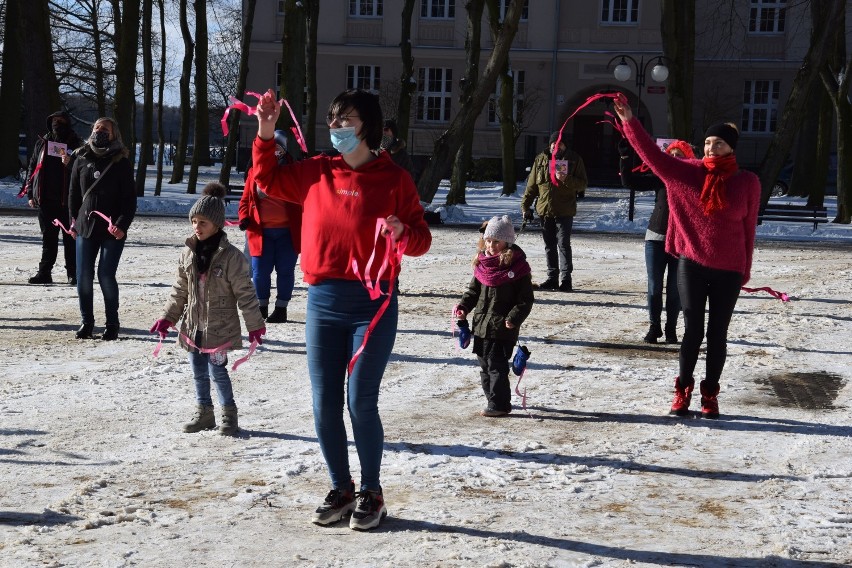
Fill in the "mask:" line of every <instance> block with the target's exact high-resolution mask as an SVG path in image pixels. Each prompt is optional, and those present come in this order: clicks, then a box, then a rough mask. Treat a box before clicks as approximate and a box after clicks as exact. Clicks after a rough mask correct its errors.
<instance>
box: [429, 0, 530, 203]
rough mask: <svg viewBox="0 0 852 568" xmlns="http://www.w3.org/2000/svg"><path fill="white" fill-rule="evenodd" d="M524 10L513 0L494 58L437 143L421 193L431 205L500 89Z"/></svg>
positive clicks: (501, 30) (495, 44) (520, 1)
mask: <svg viewBox="0 0 852 568" xmlns="http://www.w3.org/2000/svg"><path fill="white" fill-rule="evenodd" d="M522 8H523V1H522V0H511V2H510V3H509V7H508V9H507V10H506V16H505V17H504V18H503V23H502V25H501V27H500V34H499V35H498V36H497V39H496V41H495V42H494V49H493V51H492V52H491V57H490V58H489V59H488V63H487V64H486V66H485V70H484V71H483V73H482V76H481V77H480V78H479V84H478V85H477V87H476V90H475V91H474V93H473V95H472V96H471V97H470V100H469V101H468V103H467V104H464V105H462V108H461V109H459V112H458V114H457V115H456V116H455V117H454V118H453V120H452V121H451V122H450V126H449V127H448V128H447V130H445V131H444V132H443V134H441V136H440V137H439V138H438V140H436V142H435V145H434V149H433V152H432V156H431V158H430V159H429V163H428V165H427V166H426V169H425V171H424V172H423V174H422V175H421V176H420V180H419V182H418V184H417V191H418V193H419V194H420V199H421V200H423V201H425V202H427V203H431V202H432V199H434V198H435V194H436V193H437V192H438V185H439V184H440V183H441V176H442V173H443V166H444V164H446V163H447V162H448V161H449V159H450V156H454V155H455V153H456V152H457V151H458V149H459V148H460V147H461V144H462V140H463V134H464V132H466V131H468V130H471V129H472V128H473V125H474V122H475V121H476V117H477V116H478V115H479V113H480V112H481V111H482V107H484V106H485V104H486V103H487V102H488V98H489V97H490V96H491V93H493V92H494V88H495V87H496V86H497V77H498V76H499V74H500V71H501V70H502V69H503V66H504V65H505V64H506V61H507V60H508V58H509V49H510V48H511V47H512V42H513V41H514V39H515V34H516V33H517V31H518V21H519V20H520V18H521V10H522Z"/></svg>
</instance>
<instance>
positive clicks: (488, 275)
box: [473, 247, 532, 286]
mask: <svg viewBox="0 0 852 568" xmlns="http://www.w3.org/2000/svg"><path fill="white" fill-rule="evenodd" d="M531 272H532V270H531V268H530V265H529V264H528V263H527V255H526V254H524V251H522V250H521V249H520V248H518V247H514V248H513V249H512V265H511V266H505V265H502V264H500V255H499V254H497V255H494V256H486V255H485V254H484V253H479V263H478V264H477V265H476V268H474V270H473V275H474V276H475V277H476V279H477V280H479V281H480V282H481V283H482V285H483V286H501V285H503V284H505V283H507V282H512V281H513V280H518V279H520V278H522V277H524V276H526V275H527V274H530V273H531Z"/></svg>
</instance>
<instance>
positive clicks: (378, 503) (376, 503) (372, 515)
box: [349, 487, 388, 531]
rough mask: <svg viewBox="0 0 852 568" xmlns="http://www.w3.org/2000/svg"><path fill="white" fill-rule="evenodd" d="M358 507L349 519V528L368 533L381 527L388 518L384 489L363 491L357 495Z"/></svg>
mask: <svg viewBox="0 0 852 568" xmlns="http://www.w3.org/2000/svg"><path fill="white" fill-rule="evenodd" d="M357 497H358V505H357V506H356V507H355V510H354V511H353V512H352V518H351V519H349V528H350V529H353V530H356V531H366V530H370V529H372V528H375V527H377V526H379V523H381V522H382V520H383V519H384V518H385V517H387V516H388V510H387V508H386V507H385V498H384V497H383V496H382V488H381V487H379V490H378V491H361V492H359V493H358V494H357Z"/></svg>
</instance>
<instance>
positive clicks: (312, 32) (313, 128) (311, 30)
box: [303, 0, 320, 154]
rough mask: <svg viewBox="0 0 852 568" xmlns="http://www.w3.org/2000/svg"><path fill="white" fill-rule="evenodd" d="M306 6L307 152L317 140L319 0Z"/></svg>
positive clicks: (314, 146) (311, 151)
mask: <svg viewBox="0 0 852 568" xmlns="http://www.w3.org/2000/svg"><path fill="white" fill-rule="evenodd" d="M305 6H306V7H307V18H308V21H307V29H308V37H307V42H306V44H305V87H306V88H305V96H306V97H307V98H306V99H305V107H306V109H307V115H306V117H305V128H304V132H303V134H304V135H305V145H306V146H307V147H308V154H313V153H314V152H315V151H316V142H317V112H319V110H318V109H319V101H318V100H317V33H318V31H319V9H320V0H305Z"/></svg>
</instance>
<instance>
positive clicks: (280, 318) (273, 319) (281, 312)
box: [266, 306, 287, 323]
mask: <svg viewBox="0 0 852 568" xmlns="http://www.w3.org/2000/svg"><path fill="white" fill-rule="evenodd" d="M266 323H287V306H275V309H274V310H272V313H271V314H269V317H268V318H266Z"/></svg>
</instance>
